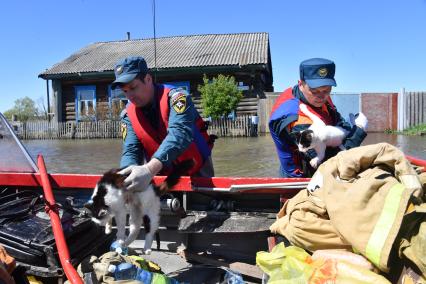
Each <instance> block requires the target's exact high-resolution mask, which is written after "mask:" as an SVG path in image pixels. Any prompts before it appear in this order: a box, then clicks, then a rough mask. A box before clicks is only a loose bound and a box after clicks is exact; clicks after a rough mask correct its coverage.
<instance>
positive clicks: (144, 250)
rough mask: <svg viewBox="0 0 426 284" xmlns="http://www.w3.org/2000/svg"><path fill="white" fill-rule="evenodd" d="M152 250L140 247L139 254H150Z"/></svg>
mask: <svg viewBox="0 0 426 284" xmlns="http://www.w3.org/2000/svg"><path fill="white" fill-rule="evenodd" d="M151 252H152V250H151V249H142V251H141V254H145V255H150V254H151Z"/></svg>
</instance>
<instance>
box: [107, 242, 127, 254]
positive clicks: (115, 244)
mask: <svg viewBox="0 0 426 284" xmlns="http://www.w3.org/2000/svg"><path fill="white" fill-rule="evenodd" d="M109 250H110V251H115V252H118V253H119V254H122V255H127V253H128V249H127V248H123V247H122V246H120V244H119V243H118V241H114V242H113V243H112V244H111V246H110V248H109Z"/></svg>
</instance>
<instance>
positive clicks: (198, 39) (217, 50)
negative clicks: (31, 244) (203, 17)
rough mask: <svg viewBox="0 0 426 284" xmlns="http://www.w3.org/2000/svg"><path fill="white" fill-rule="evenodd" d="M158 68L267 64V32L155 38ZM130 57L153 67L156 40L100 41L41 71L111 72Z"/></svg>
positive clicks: (44, 76)
mask: <svg viewBox="0 0 426 284" xmlns="http://www.w3.org/2000/svg"><path fill="white" fill-rule="evenodd" d="M156 45H157V68H159V69H168V68H185V67H200V66H232V65H234V66H245V65H259V64H268V62H270V58H269V35H268V33H264V32H262V33H236V34H207V35H188V36H173V37H162V38H157V39H156ZM127 56H143V57H144V58H145V60H146V61H147V64H148V67H149V68H153V67H154V40H153V39H152V38H150V39H134V40H122V41H108V42H97V43H93V44H90V45H88V46H86V47H84V48H82V49H81V50H79V51H77V52H76V53H74V54H72V55H71V56H70V57H68V58H66V59H65V60H64V61H61V62H59V63H57V64H55V65H54V66H53V67H52V68H50V69H48V70H46V71H45V72H43V73H41V74H40V75H39V77H42V78H49V77H50V76H52V75H54V76H55V75H56V76H58V75H64V76H66V75H67V74H77V73H85V72H88V73H92V72H108V71H110V72H112V71H113V69H114V65H115V63H116V62H117V61H118V60H119V59H121V58H124V57H127Z"/></svg>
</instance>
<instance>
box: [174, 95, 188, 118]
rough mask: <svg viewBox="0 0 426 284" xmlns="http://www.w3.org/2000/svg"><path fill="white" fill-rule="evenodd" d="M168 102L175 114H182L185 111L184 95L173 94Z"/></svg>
mask: <svg viewBox="0 0 426 284" xmlns="http://www.w3.org/2000/svg"><path fill="white" fill-rule="evenodd" d="M170 100H171V105H172V107H173V109H174V110H175V111H176V113H183V112H184V111H185V110H186V106H187V105H186V94H184V93H181V92H179V93H174V94H173V96H172V97H171V98H170Z"/></svg>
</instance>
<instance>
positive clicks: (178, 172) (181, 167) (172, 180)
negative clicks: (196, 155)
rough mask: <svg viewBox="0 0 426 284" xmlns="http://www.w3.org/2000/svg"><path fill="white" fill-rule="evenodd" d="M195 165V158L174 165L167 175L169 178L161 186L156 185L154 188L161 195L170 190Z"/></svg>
mask: <svg viewBox="0 0 426 284" xmlns="http://www.w3.org/2000/svg"><path fill="white" fill-rule="evenodd" d="M193 166H194V161H193V160H185V161H183V162H181V163H179V164H176V165H174V166H173V170H172V172H171V173H170V174H169V175H168V176H167V178H166V179H165V180H164V181H163V182H162V183H161V184H160V185H159V186H154V190H155V192H156V193H157V195H158V196H161V195H164V194H166V193H167V192H169V191H170V189H171V188H172V187H173V186H174V185H176V184H177V183H178V181H179V179H180V177H181V176H184V175H187V174H188V172H189V170H190V169H191V168H192V167H193Z"/></svg>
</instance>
